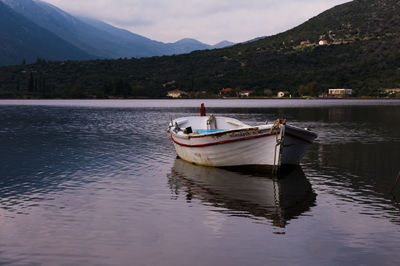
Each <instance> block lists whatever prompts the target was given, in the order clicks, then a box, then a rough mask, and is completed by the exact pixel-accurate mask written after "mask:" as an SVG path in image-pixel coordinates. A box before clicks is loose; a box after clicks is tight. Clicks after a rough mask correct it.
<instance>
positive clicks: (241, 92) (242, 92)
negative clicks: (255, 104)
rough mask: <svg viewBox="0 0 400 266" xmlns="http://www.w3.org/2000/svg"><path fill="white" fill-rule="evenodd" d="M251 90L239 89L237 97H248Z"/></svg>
mask: <svg viewBox="0 0 400 266" xmlns="http://www.w3.org/2000/svg"><path fill="white" fill-rule="evenodd" d="M252 93H253V91H240V92H239V97H249V96H250V95H251V94H252Z"/></svg>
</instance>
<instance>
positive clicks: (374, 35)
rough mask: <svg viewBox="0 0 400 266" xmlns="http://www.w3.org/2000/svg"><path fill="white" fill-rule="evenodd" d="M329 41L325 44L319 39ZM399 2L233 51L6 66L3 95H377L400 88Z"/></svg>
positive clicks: (357, 8) (366, 4) (338, 15)
mask: <svg viewBox="0 0 400 266" xmlns="http://www.w3.org/2000/svg"><path fill="white" fill-rule="evenodd" d="M322 40H324V41H326V43H325V45H319V42H320V41H322ZM399 47H400V2H399V1H397V0H375V1H373V0H355V1H352V2H349V3H346V4H343V5H340V6H336V7H334V8H332V9H330V10H327V11H325V12H324V13H322V14H320V15H318V16H316V17H314V18H312V19H310V20H309V21H307V22H305V23H303V24H302V25H300V26H298V27H296V28H294V29H291V30H289V31H287V32H284V33H281V34H278V35H275V36H270V37H266V38H262V39H258V40H256V41H252V42H247V43H243V44H238V45H235V46H232V47H229V48H224V49H216V50H209V51H197V52H193V53H191V54H185V55H178V56H163V57H152V58H144V59H126V60H124V59H120V60H95V61H80V62H43V61H41V62H38V63H37V64H33V65H21V66H14V67H3V68H0V93H1V96H2V97H77V98H86V97H88V98H103V97H128V98H129V97H150V98H151V97H165V95H166V94H167V91H169V90H172V89H181V90H184V91H187V92H189V94H190V95H191V96H192V97H211V96H214V95H216V94H217V93H218V91H219V90H220V89H221V88H226V87H230V88H234V89H237V90H252V91H253V92H254V94H253V95H264V94H265V93H266V92H267V91H268V92H271V91H272V92H273V93H276V92H277V91H278V90H287V91H290V92H291V94H292V95H295V96H297V95H310V96H316V95H318V94H320V93H323V92H326V91H327V90H328V89H329V88H352V89H353V92H354V95H355V96H368V95H369V96H376V95H378V93H379V90H380V89H383V88H400V49H399Z"/></svg>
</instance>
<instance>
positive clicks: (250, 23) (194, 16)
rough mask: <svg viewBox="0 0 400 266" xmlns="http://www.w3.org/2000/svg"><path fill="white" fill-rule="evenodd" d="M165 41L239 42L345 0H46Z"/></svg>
mask: <svg viewBox="0 0 400 266" xmlns="http://www.w3.org/2000/svg"><path fill="white" fill-rule="evenodd" d="M45 1H46V2H49V3H52V4H54V5H56V6H58V7H60V8H62V9H65V10H66V11H69V12H71V13H74V14H79V15H84V16H89V17H94V18H97V19H100V20H104V21H106V22H108V23H111V24H113V25H115V26H119V27H122V28H126V29H129V30H131V31H133V32H135V33H138V34H141V35H144V36H146V37H150V38H152V39H155V40H160V41H164V42H171V41H176V40H178V39H181V38H185V37H192V38H196V39H199V40H200V41H203V42H208V43H216V42H219V41H221V40H224V39H227V40H230V41H235V42H240V41H246V40H249V39H253V38H255V37H260V36H266V35H271V34H274V33H277V32H280V31H284V30H286V29H289V28H290V27H293V26H296V25H298V24H299V23H301V22H303V21H305V20H307V19H309V18H311V17H312V16H315V15H317V14H318V13H320V12H322V11H324V10H326V9H328V8H330V7H333V6H334V5H337V4H341V3H344V2H347V1H346V0H85V1H82V0H45Z"/></svg>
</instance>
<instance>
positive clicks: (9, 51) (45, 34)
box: [0, 1, 96, 64]
mask: <svg viewBox="0 0 400 266" xmlns="http://www.w3.org/2000/svg"><path fill="white" fill-rule="evenodd" d="M10 25H11V26H10ZM0 43H1V45H0V64H17V63H18V64H20V63H22V62H23V61H25V62H27V63H30V62H35V61H36V60H37V58H47V59H48V60H68V59H70V60H78V59H94V58H96V57H95V56H92V55H90V54H88V53H85V52H84V51H82V50H80V49H78V48H76V47H74V46H73V45H71V44H70V43H68V42H65V41H64V40H62V39H61V38H59V37H58V36H56V35H54V34H52V33H51V32H49V31H47V30H46V29H44V28H42V27H40V26H37V25H36V24H34V23H32V21H30V20H28V19H27V18H25V17H23V16H21V15H20V14H18V13H17V12H14V11H13V10H12V9H11V8H9V7H8V6H6V5H5V4H3V2H1V1H0Z"/></svg>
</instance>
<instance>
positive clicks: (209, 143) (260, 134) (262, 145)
mask: <svg viewBox="0 0 400 266" xmlns="http://www.w3.org/2000/svg"><path fill="white" fill-rule="evenodd" d="M168 132H169V133H170V134H171V139H172V141H173V143H174V146H175V150H176V153H177V154H178V156H179V157H180V158H181V159H183V160H185V161H188V162H192V163H195V164H198V165H205V166H216V167H231V166H269V167H272V169H273V171H277V170H279V168H280V167H281V166H282V165H298V164H299V163H300V160H301V158H302V157H303V155H304V154H305V152H306V150H307V148H308V147H309V146H310V145H311V144H312V143H313V141H314V139H315V138H316V137H317V134H315V133H314V132H312V131H310V130H308V129H303V128H299V127H295V126H292V125H288V124H286V121H285V119H277V120H276V121H275V122H274V123H265V124H261V125H258V126H250V125H246V124H244V123H243V122H241V121H239V120H237V119H234V118H229V117H223V116H221V117H220V116H214V115H210V116H206V114H205V108H204V105H203V104H202V108H201V115H200V116H190V117H182V118H177V119H174V120H172V121H171V122H170V124H169V128H168Z"/></svg>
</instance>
